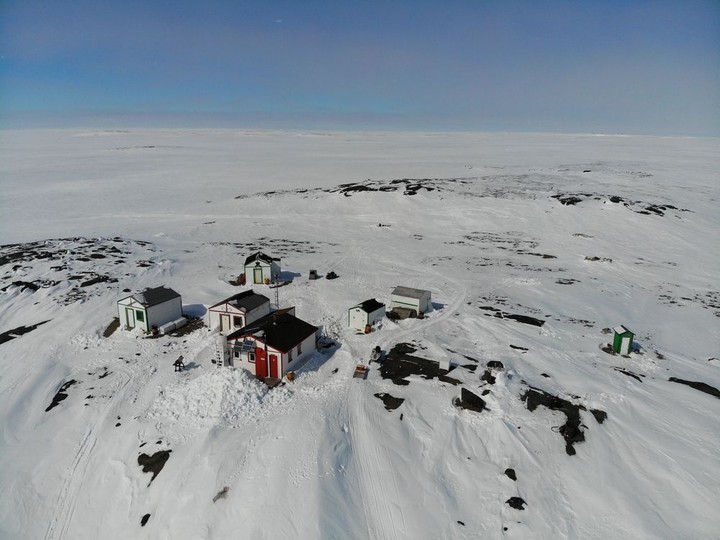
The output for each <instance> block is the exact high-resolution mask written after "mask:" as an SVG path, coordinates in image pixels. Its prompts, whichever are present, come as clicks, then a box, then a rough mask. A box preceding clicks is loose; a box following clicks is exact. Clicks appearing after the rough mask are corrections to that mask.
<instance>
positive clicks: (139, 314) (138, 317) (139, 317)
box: [135, 309, 149, 330]
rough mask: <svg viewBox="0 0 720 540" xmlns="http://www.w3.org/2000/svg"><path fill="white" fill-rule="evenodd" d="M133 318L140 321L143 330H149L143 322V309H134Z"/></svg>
mask: <svg viewBox="0 0 720 540" xmlns="http://www.w3.org/2000/svg"><path fill="white" fill-rule="evenodd" d="M135 320H136V321H137V322H139V323H142V327H143V329H144V330H149V328H148V327H147V325H146V324H145V312H144V311H143V310H141V309H138V310H135Z"/></svg>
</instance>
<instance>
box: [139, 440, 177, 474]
mask: <svg viewBox="0 0 720 540" xmlns="http://www.w3.org/2000/svg"><path fill="white" fill-rule="evenodd" d="M160 442H161V441H158V444H159V443H160ZM170 452H172V450H160V451H158V452H155V453H154V454H153V455H152V456H149V455H147V454H140V455H139V456H138V458H137V461H138V465H140V466H141V467H142V471H143V472H144V473H148V472H151V473H153V475H152V478H151V479H150V482H148V485H150V484H152V481H153V480H155V477H156V476H157V475H158V474H160V471H162V469H163V467H164V466H165V462H167V460H168V458H169V457H170Z"/></svg>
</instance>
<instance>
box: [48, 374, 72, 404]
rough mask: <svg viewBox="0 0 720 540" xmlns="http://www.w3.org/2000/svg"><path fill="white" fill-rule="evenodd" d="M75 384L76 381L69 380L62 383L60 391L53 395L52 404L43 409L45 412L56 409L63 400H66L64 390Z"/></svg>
mask: <svg viewBox="0 0 720 540" xmlns="http://www.w3.org/2000/svg"><path fill="white" fill-rule="evenodd" d="M75 383H77V381H76V380H75V379H70V380H69V381H67V382H66V383H64V384H63V385H62V386H61V387H60V390H58V392H57V394H55V397H53V399H52V402H51V403H50V405H48V408H47V409H45V412H48V411H49V410H51V409H53V408H55V407H57V406H58V405H59V404H60V402H61V401H63V400H64V399H67V397H68V395H67V394H66V393H65V390H67V389H68V388H70V387H71V386H72V385H73V384H75Z"/></svg>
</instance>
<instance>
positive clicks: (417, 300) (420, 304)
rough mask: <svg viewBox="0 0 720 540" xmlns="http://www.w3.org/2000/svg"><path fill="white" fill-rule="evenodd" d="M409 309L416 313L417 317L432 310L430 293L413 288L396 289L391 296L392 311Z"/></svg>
mask: <svg viewBox="0 0 720 540" xmlns="http://www.w3.org/2000/svg"><path fill="white" fill-rule="evenodd" d="M396 307H397V308H407V309H411V310H414V311H416V315H419V314H420V313H427V312H428V311H429V310H430V307H431V304H430V291H424V290H422V289H413V288H411V287H395V290H394V291H393V292H392V294H391V295H390V309H391V310H392V309H394V308H396Z"/></svg>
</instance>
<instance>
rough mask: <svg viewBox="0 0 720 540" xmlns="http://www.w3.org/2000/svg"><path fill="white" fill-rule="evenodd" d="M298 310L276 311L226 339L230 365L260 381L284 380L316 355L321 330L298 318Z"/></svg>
mask: <svg viewBox="0 0 720 540" xmlns="http://www.w3.org/2000/svg"><path fill="white" fill-rule="evenodd" d="M294 313H295V308H286V309H281V310H278V311H274V312H273V313H270V314H268V315H266V316H264V317H262V318H260V319H258V320H257V321H255V322H253V323H250V324H248V325H247V326H245V327H244V328H241V329H239V330H237V331H235V332H233V333H231V334H229V335H228V336H227V344H228V349H229V353H230V354H229V359H228V364H229V365H231V366H235V367H241V368H245V369H247V370H248V371H250V373H252V374H253V375H255V376H256V377H257V378H258V379H265V378H266V377H272V378H276V379H281V378H282V377H283V376H284V375H285V373H287V372H288V371H290V370H292V369H293V368H294V366H296V365H299V364H300V363H301V361H302V360H304V359H306V358H307V357H308V356H310V355H312V354H314V353H315V352H316V351H317V345H316V342H317V333H318V328H317V327H316V326H313V325H312V324H309V323H306V322H305V321H303V320H301V319H298V318H297V317H295V314H294Z"/></svg>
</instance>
